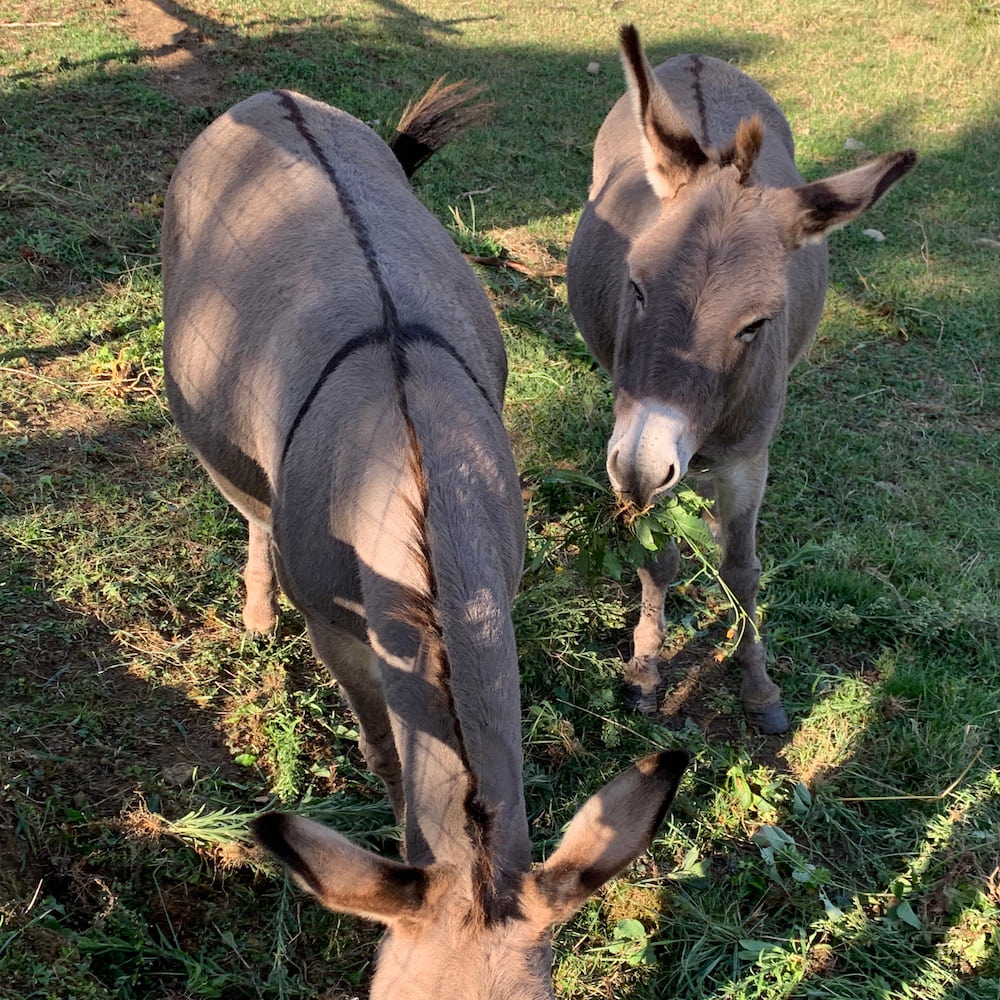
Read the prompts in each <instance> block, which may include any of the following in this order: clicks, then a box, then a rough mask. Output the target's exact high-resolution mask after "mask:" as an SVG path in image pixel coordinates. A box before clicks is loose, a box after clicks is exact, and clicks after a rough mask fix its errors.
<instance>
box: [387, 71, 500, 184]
mask: <svg viewBox="0 0 1000 1000" xmlns="http://www.w3.org/2000/svg"><path fill="white" fill-rule="evenodd" d="M482 92H483V88H482V87H477V86H474V85H472V84H470V83H468V81H466V80H459V81H458V82H457V83H445V82H444V77H443V76H442V77H441V78H440V79H439V80H435V81H434V83H432V84H431V85H430V87H429V88H428V90H427V93H426V94H424V96H423V97H421V98H420V99H419V100H418V101H417V102H416V103H413V102H411V103H410V104H407V106H406V109H405V110H404V111H403V117H402V118H401V119H400V120H399V124H398V125H397V126H396V134H395V135H394V136H393V137H392V139H391V140H390V141H389V148H390V149H391V150H392V151H393V153H395V154H396V159H397V160H399V162H400V165H401V166H402V168H403V170H404V171H405V172H406V176H407V177H412V176H413V175H414V174H415V173H416V171H417V168H418V167H420V166H421V165H422V164H423V163H425V162H426V161H427V160H428V159H429V158H430V157H431V155H432V154H433V153H434V152H435V151H437V150H439V149H440V148H441V147H442V146H446V145H447V144H448V143H449V142H451V140H452V139H454V138H455V136H457V135H460V134H461V133H462V132H465V131H466V130H467V129H470V128H473V127H475V126H477V125H482V124H483V123H484V122H485V121H486V120H487V119H488V118H489V116H490V115H491V114H492V112H493V108H494V107H495V105H494V104H492V103H491V102H488V101H478V102H476V103H475V104H473V103H470V102H472V101H473V100H474V99H475V98H476V97H478V96H479V95H480V94H481V93H482Z"/></svg>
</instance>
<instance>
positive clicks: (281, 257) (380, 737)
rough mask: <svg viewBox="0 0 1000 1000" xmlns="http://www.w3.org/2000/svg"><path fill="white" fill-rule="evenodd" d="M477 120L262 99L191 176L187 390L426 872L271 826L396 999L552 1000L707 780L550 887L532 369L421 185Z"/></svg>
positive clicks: (649, 812) (181, 321) (209, 140)
mask: <svg viewBox="0 0 1000 1000" xmlns="http://www.w3.org/2000/svg"><path fill="white" fill-rule="evenodd" d="M469 96H470V95H468V94H467V93H463V92H462V91H461V88H460V85H457V84H456V85H451V86H449V87H439V86H435V87H434V88H432V89H431V91H429V92H428V94H427V95H425V97H424V98H423V99H422V100H421V101H420V102H419V103H418V105H417V106H416V107H415V108H414V109H413V110H411V111H408V113H407V114H406V115H404V120H403V121H402V122H401V123H400V127H399V133H398V134H397V136H396V139H395V140H394V143H393V151H390V148H389V147H387V146H386V144H385V143H384V142H383V141H382V140H381V139H380V138H378V137H377V136H376V134H375V133H374V132H373V131H371V130H370V129H369V128H368V127H367V126H365V125H363V124H362V123H361V122H359V121H357V120H356V119H354V118H352V117H351V116H350V115H348V114H346V113H344V112H343V111H338V110H336V109H334V108H331V107H328V106H326V105H324V104H321V103H318V102H317V101H314V100H310V99H309V98H307V97H303V96H301V95H298V94H294V93H288V92H284V91H274V92H271V93H264V94H259V95H257V96H255V97H251V98H250V99H248V100H246V101H244V102H242V103H241V104H238V105H236V106H235V107H234V108H232V109H231V110H230V111H229V112H228V113H226V114H225V115H223V116H222V117H221V118H220V119H219V120H218V121H216V122H215V123H214V124H213V125H211V126H210V127H209V128H208V129H207V130H206V131H205V132H204V133H203V134H202V135H201V136H200V137H199V138H198V139H197V140H196V141H195V142H194V143H193V145H192V146H191V148H190V149H189V150H188V151H187V152H186V153H185V155H184V157H183V158H182V160H181V162H180V164H179V165H178V167H177V170H176V172H175V173H174V176H173V179H172V181H171V184H170V188H169V191H168V193H167V200H166V208H165V213H164V225H163V280H164V326H165V330H166V335H165V341H164V357H165V367H166V376H167V393H168V396H169V400H170V407H171V410H172V412H173V414H174V417H175V419H176V421H177V424H178V426H179V427H180V429H181V432H182V433H183V434H184V436H185V438H186V439H187V441H188V442H189V443H190V445H191V447H192V449H193V450H194V451H195V453H196V454H197V456H198V458H199V459H200V460H201V462H202V464H203V465H204V466H205V468H206V469H207V470H208V472H209V474H210V475H211V477H212V479H213V480H214V481H215V483H216V485H217V486H218V487H219V489H220V490H221V491H222V492H223V493H224V494H225V496H226V497H227V498H228V499H229V500H230V501H231V502H232V503H233V504H234V505H235V506H236V507H237V508H238V509H239V510H240V512H241V513H242V514H243V515H244V516H245V517H246V518H247V520H248V522H249V526H250V541H249V556H248V562H247V568H246V574H245V580H246V587H247V598H246V604H245V608H244V620H245V623H246V625H247V627H248V628H250V629H251V630H254V631H264V630H267V629H269V628H271V627H272V626H273V624H274V621H275V603H274V602H275V593H276V581H278V582H280V585H281V588H282V589H283V590H284V591H285V593H286V594H287V595H288V597H289V598H290V599H291V600H292V602H293V603H294V604H295V605H296V607H298V608H299V610H300V611H301V612H302V614H303V615H304V617H305V620H306V624H307V627H308V630H309V636H310V638H311V640H312V644H313V648H314V650H315V652H316V654H317V656H318V657H319V658H320V659H321V660H322V661H323V662H324V663H325V664H326V665H327V666H328V667H329V668H330V670H331V671H332V673H333V675H334V677H335V678H336V679H337V680H338V682H339V683H340V685H341V688H342V689H343V691H344V693H345V694H346V696H347V698H348V700H349V701H350V704H351V706H352V707H353V709H354V711H355V713H356V715H357V718H358V721H359V723H360V729H361V733H362V737H361V744H362V748H363V751H364V754H365V757H366V759H367V761H368V763H369V766H370V767H371V768H372V770H373V771H374V772H375V773H377V774H378V775H379V776H380V777H381V779H382V780H383V781H384V783H385V786H386V788H387V790H388V793H389V796H390V798H391V801H392V804H393V807H394V809H395V812H396V815H397V818H398V819H399V820H400V822H401V823H402V824H403V829H404V850H405V859H406V860H405V862H399V861H393V860H388V859H386V858H383V857H381V856H379V855H377V854H374V853H371V852H369V851H367V850H363V849H362V848H360V847H358V846H356V845H354V844H352V843H351V842H350V841H348V840H347V839H345V838H344V837H342V836H340V835H339V834H337V833H335V832H333V831H332V830H330V829H328V828H326V827H324V826H322V825H320V824H318V823H314V822H312V821H310V820H306V819H303V818H300V817H295V816H292V815H287V814H278V813H271V814H268V815H266V816H264V817H263V818H261V819H260V820H259V821H257V823H256V826H255V832H256V835H257V837H258V839H259V840H260V841H261V843H262V844H263V845H264V846H265V847H266V848H267V849H268V850H270V851H271V852H272V853H273V854H275V855H276V856H277V857H278V858H279V859H280V860H282V861H283V862H284V863H285V864H286V865H287V866H288V867H289V869H290V870H291V872H292V874H293V876H294V877H295V879H296V880H297V881H298V882H299V883H300V884H301V885H302V886H303V887H304V888H305V889H306V890H307V891H309V892H311V893H313V894H314V895H315V896H317V897H318V899H319V900H320V902H321V903H323V904H324V905H325V906H327V907H329V908H330V909H333V910H338V911H343V912H348V913H352V914H357V915H362V916H365V917H369V918H372V919H375V920H378V921H382V922H384V923H385V924H386V925H387V927H388V929H387V932H386V935H385V937H384V939H383V942H382V945H381V949H380V952H379V960H378V963H377V968H376V972H375V975H374V979H373V981H372V986H371V996H372V998H373V1000H384V998H392V1000H417V998H433V1000H450V998H454V1000H458V998H461V1000H488V998H496V1000H500V998H503V1000H538V998H541V997H550V996H552V989H551V984H550V974H549V966H550V964H551V945H550V941H551V928H552V926H553V924H554V923H556V922H559V921H562V920H564V919H566V918H567V917H568V916H569V915H570V914H571V913H573V911H574V910H575V909H576V908H577V907H579V906H580V905H581V904H582V903H583V901H584V900H585V899H586V898H587V896H589V895H590V894H591V893H592V892H594V891H595V890H596V889H597V888H598V887H599V886H600V885H601V884H603V883H604V882H605V881H606V880H607V879H609V878H611V877H612V876H613V875H615V874H616V873H617V872H619V871H620V870H621V869H622V868H623V867H624V866H625V865H627V864H629V863H630V862H631V861H632V860H633V859H634V858H636V857H637V856H638V855H639V854H640V853H641V852H642V851H644V850H645V849H646V848H647V847H648V845H649V843H650V841H651V839H652V837H653V835H654V833H655V831H656V829H657V826H658V824H659V823H660V821H661V819H662V818H663V816H664V814H665V812H666V809H667V807H668V806H669V804H670V801H671V799H672V798H673V796H674V792H675V791H676V788H677V785H678V782H679V780H680V777H681V774H682V773H683V770H684V767H685V765H686V762H687V758H686V755H685V754H683V753H682V752H679V751H678V752H665V753H661V754H658V755H654V756H652V757H648V758H646V759H645V760H642V761H640V762H639V763H638V764H636V765H634V766H633V767H631V768H629V769H628V770H627V771H625V772H623V773H622V774H620V775H619V776H618V777H617V778H615V779H614V780H612V781H611V782H610V783H609V784H607V785H606V786H605V787H604V788H603V789H602V790H601V791H599V792H598V793H597V794H596V795H594V796H593V797H592V798H591V799H590V800H589V801H588V802H587V803H586V804H585V805H584V806H583V807H582V809H581V810H580V812H579V813H578V814H577V816H576V817H575V818H574V820H573V821H572V823H571V824H570V826H569V828H568V830H567V832H566V834H565V836H564V838H563V840H562V843H561V845H560V846H559V848H558V849H557V850H556V851H555V852H554V853H553V855H552V856H551V857H550V858H549V859H548V861H547V862H545V863H544V864H543V865H541V866H540V867H538V868H536V869H534V870H532V869H531V844H530V841H529V835H528V822H527V818H526V814H525V803H524V793H523V788H522V752H521V727H520V702H519V687H518V685H519V677H518V665H517V657H516V650H515V643H514V634H513V628H512V624H511V615H510V606H511V600H512V597H513V594H514V591H515V588H516V585H517V583H518V580H519V577H520V573H521V566H522V559H523V554H524V553H523V546H524V513H523V509H522V506H521V496H520V490H519V485H518V479H517V475H516V472H515V469H514V461H513V458H512V456H511V451H510V446H509V443H508V440H507V435H506V432H505V430H504V426H503V423H502V422H501V406H502V403H503V392H504V383H505V379H506V374H507V366H506V357H505V355H504V350H503V344H502V340H501V336H500V330H499V327H498V325H497V322H496V319H495V317H494V315H493V312H492V310H491V308H490V305H489V302H488V300H487V298H486V295H485V293H484V292H483V290H482V288H481V286H480V285H479V283H478V281H477V280H476V277H475V275H474V274H473V273H472V271H471V269H470V268H469V266H468V264H466V262H465V261H464V260H463V259H462V256H461V254H460V253H459V252H458V250H457V249H456V248H455V246H454V244H453V243H452V240H451V239H450V237H449V236H448V234H447V233H446V232H445V230H444V229H443V228H442V227H441V226H440V224H439V223H438V222H437V221H436V220H435V219H434V217H433V216H432V215H431V214H430V213H429V212H428V211H426V209H424V208H423V207H422V206H421V204H420V203H419V202H418V201H417V199H416V197H415V196H414V195H413V193H412V191H411V189H410V185H409V182H408V174H409V173H412V171H413V169H415V166H416V165H417V163H418V162H420V161H421V160H422V159H424V158H426V156H427V155H429V154H430V153H431V152H433V150H434V149H435V148H437V147H439V146H441V145H443V143H444V142H445V141H447V140H448V138H449V137H450V136H451V135H453V134H455V133H456V132H458V131H461V130H462V128H464V127H466V126H467V125H468V124H469V123H470V120H471V118H474V117H475V114H474V110H475V109H474V108H470V107H468V98H469ZM394 152H395V156H394V155H393V153H394Z"/></svg>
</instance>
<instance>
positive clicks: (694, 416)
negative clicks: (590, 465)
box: [568, 25, 916, 733]
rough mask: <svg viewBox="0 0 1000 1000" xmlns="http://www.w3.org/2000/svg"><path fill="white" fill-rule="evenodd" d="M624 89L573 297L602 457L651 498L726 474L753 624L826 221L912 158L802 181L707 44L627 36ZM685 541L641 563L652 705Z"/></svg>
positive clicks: (733, 584) (758, 97) (819, 278)
mask: <svg viewBox="0 0 1000 1000" xmlns="http://www.w3.org/2000/svg"><path fill="white" fill-rule="evenodd" d="M621 44H622V53H623V58H622V62H623V65H624V67H625V73H626V76H627V79H628V94H627V95H626V96H625V97H623V98H621V99H620V100H619V101H618V102H617V103H616V104H615V106H614V107H613V108H612V109H611V111H610V113H609V114H608V116H607V118H606V119H605V121H604V124H603V125H602V126H601V129H600V131H599V132H598V134H597V140H596V143H595V147H594V175H593V183H592V185H591V188H590V196H589V200H588V202H587V205H586V207H585V208H584V210H583V214H582V216H581V218H580V223H579V226H578V228H577V230H576V235H575V236H574V238H573V243H572V246H571V248H570V254H569V263H568V285H569V305H570V309H571V310H572V313H573V317H574V319H575V320H576V323H577V325H578V326H579V328H580V330H581V332H582V333H583V337H584V339H585V340H586V342H587V344H588V346H589V347H590V349H591V351H592V352H593V354H594V355H595V357H596V358H597V360H598V361H599V362H600V363H601V364H602V365H603V366H604V368H605V369H606V370H607V371H608V372H609V373H610V374H611V377H612V381H613V383H614V396H615V404H614V411H615V424H614V429H613V431H612V433H611V439H610V441H609V443H608V457H607V470H608V476H609V478H610V480H611V485H612V487H613V488H614V490H615V491H616V492H617V493H618V494H620V495H621V496H622V498H623V499H624V501H625V502H626V504H627V505H629V506H631V507H633V508H639V509H642V508H645V507H647V506H648V505H649V504H650V503H652V501H653V500H654V499H655V498H657V497H658V496H660V494H662V493H664V492H665V491H666V490H669V489H671V487H673V486H675V485H676V484H677V482H678V480H679V479H680V478H681V477H682V476H683V475H684V474H685V472H687V470H688V469H689V468H690V469H691V470H692V471H696V472H698V473H702V472H704V473H707V474H708V477H709V483H710V486H711V487H713V488H714V492H715V495H716V503H717V512H718V516H719V526H720V532H721V542H722V551H723V558H722V568H721V573H722V579H723V580H724V581H725V583H726V585H727V586H728V587H729V589H730V590H731V591H732V593H733V595H734V596H735V597H736V599H737V600H738V601H739V603H740V605H741V606H742V607H743V609H744V610H745V612H746V614H747V615H748V617H749V619H750V621H755V620H756V607H757V605H756V601H757V590H758V585H759V581H760V562H759V561H758V559H757V555H756V551H755V548H756V546H755V534H756V525H757V512H758V510H759V508H760V504H761V500H762V498H763V494H764V484H765V480H766V478H767V457H768V447H769V445H770V442H771V438H772V437H773V435H774V433H775V430H776V429H777V426H778V422H779V420H780V418H781V413H782V409H783V407H784V402H785V391H786V384H787V377H788V372H789V371H790V370H791V368H792V367H793V366H794V365H795V363H796V362H797V361H798V360H799V359H800V358H801V357H802V355H803V354H804V353H805V351H806V349H807V348H808V346H809V344H810V342H811V341H812V338H813V335H814V333H815V330H816V325H817V323H818V322H819V317H820V313H821V312H822V308H823V298H824V295H825V292H826V279H827V250H826V243H825V235H826V233H828V232H829V231H830V230H832V229H836V228H837V227H838V226H842V225H844V224H845V223H847V222H850V221H851V220H852V219H855V218H857V217H858V216H859V215H860V214H861V213H862V212H864V211H865V210H866V209H867V208H869V207H870V206H871V205H872V204H874V202H875V201H877V200H878V199H879V198H880V197H881V196H882V195H883V194H884V193H885V192H886V191H887V190H888V189H889V188H890V187H891V186H892V185H893V184H894V183H895V182H896V181H897V180H899V178H900V177H902V176H903V175H904V174H906V173H907V172H908V171H909V170H910V169H911V168H912V167H913V165H914V163H915V162H916V156H915V154H914V153H913V152H912V151H906V152H900V153H887V154H885V155H883V156H879V157H877V158H876V159H873V160H872V161H871V162H870V163H867V164H865V165H864V166H862V167H859V168H857V169H856V170H851V171H849V172H847V173H843V174H839V175H837V176H835V177H830V178H828V179H827V180H823V181H818V182H816V183H814V184H803V182H802V178H801V177H800V176H799V174H798V172H797V171H796V169H795V162H794V145H793V142H792V135H791V131H790V129H789V127H788V123H787V122H786V121H785V118H784V117H783V116H782V114H781V112H780V111H779V110H778V107H777V105H776V104H775V103H774V101H773V100H772V99H771V98H770V97H769V96H768V95H767V93H766V92H765V91H764V90H763V89H762V88H761V87H760V86H759V85H758V84H757V83H755V82H754V81H753V80H751V79H750V78H749V77H747V76H745V75H744V74H743V73H741V72H740V71H739V70H737V69H735V68H734V67H732V66H730V65H729V64H728V63H725V62H722V61H720V60H718V59H713V58H710V57H708V56H695V55H686V56H678V57H677V58H675V59H670V60H668V61H667V62H665V63H663V64H662V65H660V66H658V67H657V68H656V69H655V70H654V69H652V67H651V66H650V65H649V63H648V61H647V60H646V57H645V56H644V54H643V52H642V48H641V46H640V43H639V35H638V33H637V32H636V30H635V28H634V27H633V26H631V25H626V26H624V27H623V28H622V30H621ZM677 564H678V553H677V547H676V546H675V545H671V546H669V547H668V548H667V549H664V550H663V551H662V552H660V553H659V554H657V555H656V556H654V557H653V558H652V559H651V560H650V561H649V562H647V564H646V565H644V566H641V567H639V570H638V573H639V579H640V581H641V584H642V609H641V612H640V617H639V623H638V625H637V626H636V629H635V632H634V636H633V643H634V648H633V656H632V660H631V662H630V663H629V664H628V667H627V669H626V681H627V683H628V685H629V690H628V694H629V699H630V701H631V702H632V703H633V705H634V707H636V708H638V709H639V710H640V711H643V712H653V711H655V710H656V688H657V684H658V682H659V679H660V675H659V670H658V662H659V652H660V646H661V644H662V642H663V637H664V628H665V621H664V600H665V597H666V591H667V588H668V587H669V585H670V583H671V581H672V579H673V577H674V574H675V572H676V570H677ZM765 660H766V655H765V649H764V644H763V642H762V641H761V639H760V635H759V634H758V633H757V632H756V631H755V630H754V629H746V630H744V632H743V635H742V637H741V638H740V640H739V643H738V646H737V650H736V662H737V663H738V664H739V666H740V668H741V673H742V696H743V705H744V709H745V711H746V714H747V717H748V719H749V720H750V722H751V723H753V724H754V725H756V726H757V727H758V728H759V729H760V730H762V731H763V732H766V733H774V732H783V731H784V730H786V729H787V728H788V718H787V716H786V714H785V711H784V709H783V708H782V705H781V697H780V695H781V692H780V689H779V688H778V686H777V685H776V684H775V683H774V682H773V681H772V680H771V678H770V677H769V676H768V674H767V669H766V665H765Z"/></svg>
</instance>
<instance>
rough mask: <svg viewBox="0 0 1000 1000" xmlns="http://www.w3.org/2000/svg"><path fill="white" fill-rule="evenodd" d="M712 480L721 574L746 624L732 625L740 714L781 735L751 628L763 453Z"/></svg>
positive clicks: (781, 717)
mask: <svg viewBox="0 0 1000 1000" xmlns="http://www.w3.org/2000/svg"><path fill="white" fill-rule="evenodd" d="M714 478H715V484H716V494H717V496H716V508H717V510H718V514H719V522H720V529H721V535H722V569H721V575H722V579H723V582H724V583H725V584H726V586H727V587H728V588H729V589H730V591H732V594H733V596H734V597H735V598H736V600H737V601H738V602H739V606H740V607H741V608H742V610H743V612H744V613H745V614H746V619H745V620H744V621H743V622H738V623H737V627H738V628H739V627H741V626H742V634H741V635H740V639H739V642H738V643H737V646H736V662H737V664H738V665H739V667H740V673H741V675H742V680H741V686H740V694H741V696H742V698H743V710H744V712H745V713H746V716H747V720H748V721H749V722H750V723H751V724H752V725H754V726H756V728H757V729H759V730H760V731H761V732H763V733H783V732H785V731H786V730H787V729H788V716H787V715H786V714H785V710H784V708H782V706H781V688H779V687H778V685H777V684H775V683H774V681H772V680H771V678H770V677H769V676H768V673H767V665H766V663H767V648H766V646H765V645H764V642H763V640H762V639H761V638H760V633H759V631H758V630H757V629H756V628H755V626H756V624H757V592H758V590H759V587H760V560H758V558H757V547H756V534H757V512H758V511H759V510H760V504H761V500H762V499H763V496H764V486H765V483H766V481H767V452H766V451H764V452H761V453H760V454H758V455H754V456H752V457H751V458H749V459H747V460H745V461H741V462H738V463H734V464H733V465H730V466H727V467H725V468H722V469H719V470H717V471H716V473H715V476H714ZM737 614H739V608H738V609H737Z"/></svg>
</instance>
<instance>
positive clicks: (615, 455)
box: [607, 445, 622, 492]
mask: <svg viewBox="0 0 1000 1000" xmlns="http://www.w3.org/2000/svg"><path fill="white" fill-rule="evenodd" d="M620 452H621V448H620V446H619V445H616V446H615V447H614V448H612V449H611V451H610V452H608V461H607V469H608V479H610V480H611V486H612V488H613V489H615V490H618V491H619V492H620V491H621V488H622V476H621V470H620V469H619V468H618V460H619V456H620Z"/></svg>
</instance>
